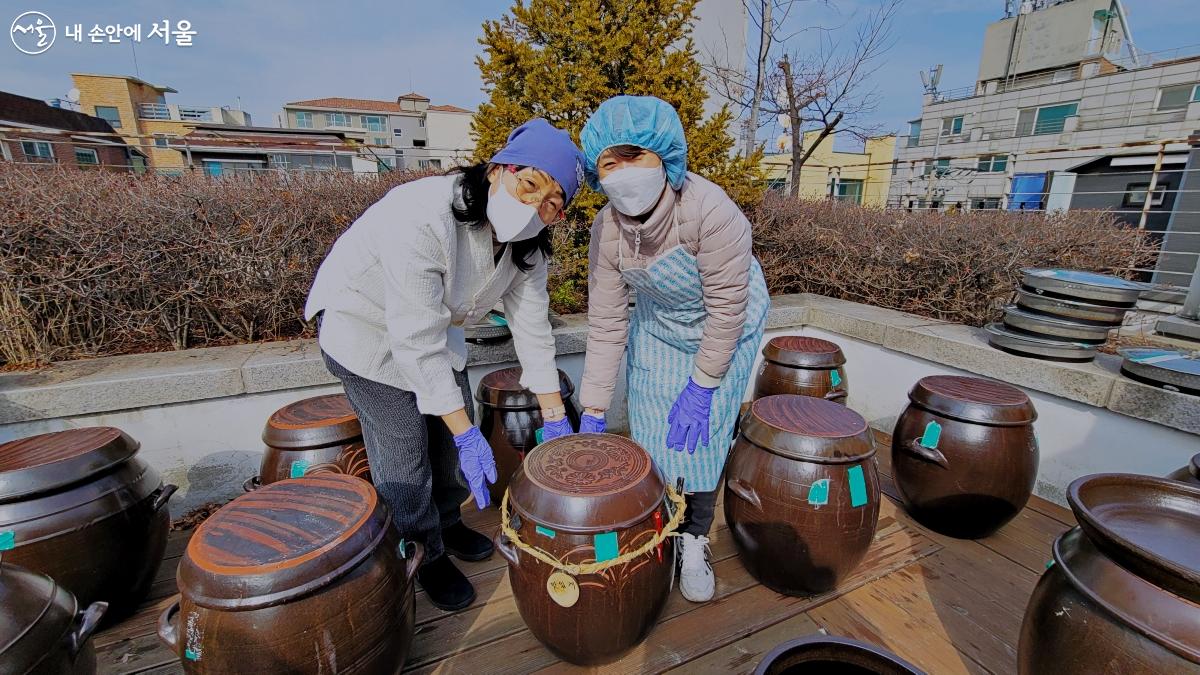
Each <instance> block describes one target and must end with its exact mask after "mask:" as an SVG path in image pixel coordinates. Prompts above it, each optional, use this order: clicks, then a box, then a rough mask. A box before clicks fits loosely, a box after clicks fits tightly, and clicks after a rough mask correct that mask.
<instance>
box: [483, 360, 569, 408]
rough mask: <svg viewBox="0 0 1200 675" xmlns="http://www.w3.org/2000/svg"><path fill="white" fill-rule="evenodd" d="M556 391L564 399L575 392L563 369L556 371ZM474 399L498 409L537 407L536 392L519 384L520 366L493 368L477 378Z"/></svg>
mask: <svg viewBox="0 0 1200 675" xmlns="http://www.w3.org/2000/svg"><path fill="white" fill-rule="evenodd" d="M558 393H559V394H560V395H561V396H562V397H563V400H566V399H568V398H570V397H571V395H572V394H574V393H575V385H573V384H571V378H569V377H567V374H566V373H564V372H563V371H561V370H560V371H558ZM475 400H477V401H479V402H480V403H482V404H484V405H487V406H491V407H492V408H496V409H499V410H533V409H536V408H537V407H538V405H539V404H538V399H537V394H534V393H533V392H532V391H529V390H528V389H526V388H524V387H522V386H521V367H520V366H513V367H512V368H501V369H500V370H493V371H492V372H490V373H488V374H487V375H484V376H483V377H482V378H481V379H480V380H479V387H477V388H476V390H475Z"/></svg>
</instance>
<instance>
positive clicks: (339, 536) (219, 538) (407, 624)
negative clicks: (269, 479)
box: [158, 474, 421, 674]
mask: <svg viewBox="0 0 1200 675" xmlns="http://www.w3.org/2000/svg"><path fill="white" fill-rule="evenodd" d="M403 556H407V560H406V559H405V558H404V557H403ZM420 560H421V553H420V548H419V547H418V546H417V545H415V544H408V545H405V544H404V543H403V542H402V541H401V540H400V537H399V535H398V534H397V533H396V530H395V528H393V527H392V526H391V517H390V515H389V514H388V511H387V508H386V507H385V506H384V504H383V502H382V501H380V499H379V497H378V495H377V494H376V492H375V488H373V487H371V485H370V484H369V483H367V482H366V481H364V480H362V479H360V478H355V477H353V476H347V475H345V474H319V475H313V476H305V477H303V478H297V479H294V480H284V481H279V482H276V483H271V484H269V485H264V486H263V487H261V488H259V489H258V490H256V491H254V492H252V493H249V494H245V495H242V496H241V497H238V498H237V499H234V500H233V501H232V502H230V503H229V504H227V505H226V506H224V507H223V508H221V509H220V510H219V511H217V512H216V513H215V514H213V515H212V516H211V517H209V518H208V519H207V520H205V521H204V522H203V523H201V525H200V526H199V527H198V528H197V529H196V532H195V534H193V535H192V539H191V541H189V542H188V547H187V550H186V551H185V552H184V556H183V559H182V560H181V561H180V564H179V573H178V582H179V592H180V596H178V597H177V598H176V600H175V602H174V603H173V604H172V605H171V606H169V607H168V608H167V609H166V610H165V611H164V612H163V614H162V616H160V617H159V620H158V635H159V637H160V638H161V639H162V641H163V642H164V643H165V644H166V645H167V648H168V649H170V650H171V651H172V652H174V653H175V654H176V655H177V656H178V657H179V659H180V662H181V663H182V664H183V670H184V672H186V673H263V674H265V673H334V672H337V673H396V672H399V671H400V668H401V667H402V666H403V665H404V658H405V656H406V655H407V653H408V648H409V645H410V644H411V642H412V635H413V621H414V618H415V611H416V610H415V604H414V589H413V578H412V577H413V575H414V574H415V573H416V570H417V566H418V565H419V564H420Z"/></svg>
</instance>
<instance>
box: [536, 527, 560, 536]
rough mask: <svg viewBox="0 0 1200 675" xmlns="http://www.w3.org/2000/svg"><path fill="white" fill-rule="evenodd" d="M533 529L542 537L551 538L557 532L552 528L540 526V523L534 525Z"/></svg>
mask: <svg viewBox="0 0 1200 675" xmlns="http://www.w3.org/2000/svg"><path fill="white" fill-rule="evenodd" d="M533 530H534V531H535V532H537V533H538V534H540V535H542V536H543V537H549V538H550V539H553V538H555V537H557V536H558V533H557V532H555V531H554V530H552V529H550V528H548V527H542V526H541V525H535V526H534V528H533Z"/></svg>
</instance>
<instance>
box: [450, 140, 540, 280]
mask: <svg viewBox="0 0 1200 675" xmlns="http://www.w3.org/2000/svg"><path fill="white" fill-rule="evenodd" d="M491 166H492V165H491V164H489V163H488V162H480V163H479V164H475V165H473V166H463V167H457V168H454V169H450V170H449V171H447V172H446V174H447V175H451V174H460V176H461V177H460V178H459V180H458V185H459V193H460V195H461V196H462V206H459V204H458V202H457V201H456V202H455V203H454V204H452V205H451V207H450V210H451V212H453V213H454V219H455V220H457V221H458V222H460V223H465V224H467V225H470V226H471V227H483V226H484V224H485V223H486V222H487V201H488V190H489V189H490V188H491V183H489V182H488V177H487V176H488V169H489V168H490V167H491ZM506 246H508V248H509V250H510V251H512V261H513V263H514V264H516V266H517V269H519V270H521V271H522V272H528V271H529V270H531V269H533V263H531V262H529V257H530V256H531V255H533V254H534V252H535V251H541V252H542V256H543V257H545V258H546V259H547V260H549V259H550V256H551V255H553V253H554V246H553V245H551V243H550V228H549V227H545V228H543V229H542V231H541V232H538V235H537V236H536V237H534V238H532V239H526V240H524V241H514V242H511V243H509V244H506Z"/></svg>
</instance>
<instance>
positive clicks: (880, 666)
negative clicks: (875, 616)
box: [754, 635, 925, 675]
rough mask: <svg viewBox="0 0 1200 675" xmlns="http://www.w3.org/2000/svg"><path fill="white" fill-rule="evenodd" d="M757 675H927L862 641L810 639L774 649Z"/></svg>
mask: <svg viewBox="0 0 1200 675" xmlns="http://www.w3.org/2000/svg"><path fill="white" fill-rule="evenodd" d="M754 675H925V674H924V672H922V671H921V670H918V669H917V667H916V666H914V665H912V664H911V663H908V662H907V661H905V660H903V659H901V658H900V657H898V656H896V655H895V654H892V653H891V652H889V651H887V650H884V649H880V648H879V647H876V646H874V645H869V644H867V643H865V642H859V641H858V640H851V639H848V638H843V637H833V636H829V635H810V636H808V637H803V638H800V639H798V640H789V641H788V642H785V643H783V644H781V645H779V646H778V647H776V648H774V649H772V650H771V651H770V652H768V653H767V655H766V656H764V657H763V660H762V661H760V662H759V664H758V668H756V669H755V670H754Z"/></svg>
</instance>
